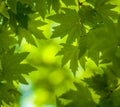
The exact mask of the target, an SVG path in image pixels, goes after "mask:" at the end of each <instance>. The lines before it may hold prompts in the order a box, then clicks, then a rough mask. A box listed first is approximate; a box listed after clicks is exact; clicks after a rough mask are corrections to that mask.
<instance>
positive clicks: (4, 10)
mask: <svg viewBox="0 0 120 107" xmlns="http://www.w3.org/2000/svg"><path fill="white" fill-rule="evenodd" d="M0 13H1V14H2V15H3V16H4V17H6V18H8V19H9V18H10V16H9V14H8V10H7V8H6V4H5V3H4V1H2V2H1V3H0Z"/></svg>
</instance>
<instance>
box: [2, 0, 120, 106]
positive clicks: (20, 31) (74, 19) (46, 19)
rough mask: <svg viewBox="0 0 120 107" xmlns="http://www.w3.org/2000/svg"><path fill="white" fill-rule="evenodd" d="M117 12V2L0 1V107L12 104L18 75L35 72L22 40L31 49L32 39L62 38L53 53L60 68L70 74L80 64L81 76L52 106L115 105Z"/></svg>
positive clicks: (119, 72)
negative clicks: (55, 51) (68, 71)
mask: <svg viewBox="0 0 120 107" xmlns="http://www.w3.org/2000/svg"><path fill="white" fill-rule="evenodd" d="M119 9H120V6H119V1H117V0H82V1H81V0H0V36H1V37H0V105H2V104H3V102H5V103H7V104H10V103H12V102H14V101H15V99H16V98H17V97H18V96H19V95H20V92H19V91H18V90H17V86H16V85H15V83H17V84H19V83H23V84H26V83H27V82H26V80H25V79H24V77H23V74H29V73H30V72H31V71H34V70H36V68H35V67H33V65H31V64H32V63H31V64H30V63H28V62H27V61H25V59H26V57H27V56H28V54H29V53H27V52H20V51H19V49H18V48H20V45H21V43H22V41H23V40H24V39H25V40H26V42H28V43H29V44H32V45H34V46H37V44H36V39H43V40H46V39H52V40H54V38H58V39H60V40H62V39H64V38H65V42H64V43H62V44H60V45H61V46H62V48H61V50H60V51H59V52H58V53H57V55H58V56H59V55H62V56H63V57H62V60H61V62H62V67H63V66H65V65H66V64H68V65H69V66H70V67H69V68H70V69H69V70H70V72H73V74H74V76H76V71H79V69H78V68H80V67H81V66H82V68H83V69H84V72H83V73H82V74H81V75H80V78H79V83H76V82H75V83H74V84H75V87H76V88H75V89H70V90H69V91H68V92H65V93H64V94H63V95H61V96H57V101H56V102H57V107H73V106H75V107H88V106H89V107H90V106H91V107H107V106H108V107H119V106H120V102H119V97H120V89H119V86H120V82H119V80H120V79H119V78H120V69H119V65H120V33H119V28H120V16H119V13H120V10H119ZM50 20H51V21H52V26H50ZM45 25H48V26H49V28H50V29H51V38H48V37H47V36H46V35H45V34H44V32H45V30H44V29H43V30H41V29H42V27H44V26H45ZM46 32H47V31H46ZM46 60H47V59H46ZM90 61H92V63H90V64H91V65H90V64H89V65H88V64H87V63H89V62H90ZM90 66H91V67H90ZM79 72H80V71H79ZM75 78H76V77H75ZM74 80H76V79H74ZM96 96H98V97H96Z"/></svg>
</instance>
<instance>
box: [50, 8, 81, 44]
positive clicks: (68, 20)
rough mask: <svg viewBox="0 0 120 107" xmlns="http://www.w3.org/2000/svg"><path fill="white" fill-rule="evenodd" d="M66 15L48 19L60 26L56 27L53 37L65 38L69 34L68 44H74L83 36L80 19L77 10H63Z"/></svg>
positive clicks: (53, 16) (57, 15) (56, 15)
mask: <svg viewBox="0 0 120 107" xmlns="http://www.w3.org/2000/svg"><path fill="white" fill-rule="evenodd" d="M63 10H64V11H65V13H60V14H55V15H52V16H49V17H48V19H50V20H53V21H55V22H57V23H59V24H60V25H58V26H57V27H54V31H53V34H52V37H61V38H63V37H64V36H66V35H67V34H68V38H67V39H68V40H67V42H68V43H72V42H74V41H75V39H76V38H80V36H81V34H82V33H81V27H82V25H81V23H80V18H79V15H78V13H77V12H76V10H72V9H67V8H64V9H63Z"/></svg>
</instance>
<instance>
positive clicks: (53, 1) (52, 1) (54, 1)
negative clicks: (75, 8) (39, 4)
mask: <svg viewBox="0 0 120 107" xmlns="http://www.w3.org/2000/svg"><path fill="white" fill-rule="evenodd" d="M47 4H48V11H49V12H50V8H51V7H52V9H53V10H55V12H58V11H59V8H60V1H59V0H47Z"/></svg>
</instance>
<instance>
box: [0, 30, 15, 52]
mask: <svg viewBox="0 0 120 107" xmlns="http://www.w3.org/2000/svg"><path fill="white" fill-rule="evenodd" d="M11 35H12V32H11V31H10V30H8V29H7V28H2V29H0V51H2V50H6V49H9V47H10V46H11V45H15V43H16V42H17V41H16V39H15V38H14V36H11Z"/></svg>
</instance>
